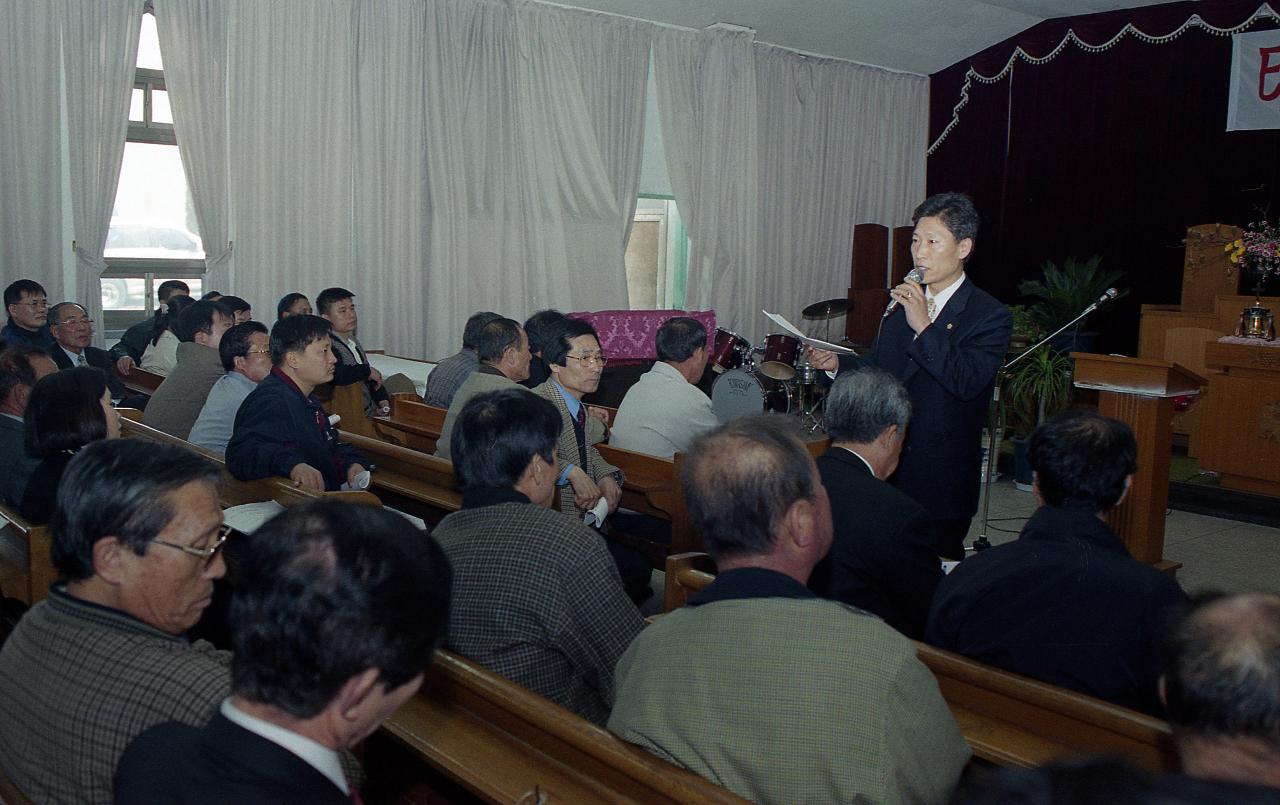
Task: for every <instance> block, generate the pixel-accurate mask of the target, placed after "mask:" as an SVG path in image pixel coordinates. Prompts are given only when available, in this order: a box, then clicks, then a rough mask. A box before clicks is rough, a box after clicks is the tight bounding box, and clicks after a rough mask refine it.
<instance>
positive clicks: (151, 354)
mask: <svg viewBox="0 0 1280 805" xmlns="http://www.w3.org/2000/svg"><path fill="white" fill-rule="evenodd" d="M195 303H196V300H194V299H192V298H191V297H189V296H173V297H170V298H169V309H168V311H166V312H165V314H164V315H163V316H157V317H156V324H155V328H154V329H153V330H152V331H151V340H150V341H149V342H148V343H147V349H146V351H145V352H143V353H142V363H141V364H139V365H138V368H139V369H142V370H144V371H147V372H153V373H155V374H158V375H162V376H167V375H168V374H169V372H170V371H172V370H173V367H174V366H176V365H177V363H178V336H176V335H174V332H173V327H171V326H170V325H172V324H173V323H175V322H177V320H178V315H179V314H180V313H182V311H184V310H186V309H187V308H188V307H190V306H191V305H194V304H195Z"/></svg>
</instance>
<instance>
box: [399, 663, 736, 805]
mask: <svg viewBox="0 0 1280 805" xmlns="http://www.w3.org/2000/svg"><path fill="white" fill-rule="evenodd" d="M382 730H383V731H384V733H386V734H388V735H390V736H392V737H393V738H394V739H395V740H397V741H399V742H400V743H401V744H403V745H404V746H406V747H407V748H408V749H410V750H411V751H412V752H413V753H415V754H416V755H417V756H418V757H420V758H422V759H423V761H425V762H426V763H427V764H429V765H430V766H432V767H433V768H436V769H439V770H440V771H442V772H443V773H444V774H445V775H446V776H447V777H449V778H450V779H452V780H454V781H456V782H458V783H459V784H461V785H462V786H464V787H465V788H467V789H468V790H469V791H470V792H471V793H473V794H475V795H476V796H477V797H479V798H481V799H483V800H485V801H487V802H503V803H510V802H616V803H627V802H632V803H662V802H671V803H676V802H680V803H745V802H746V801H747V800H744V799H742V798H740V797H738V796H737V795H736V794H733V793H732V792H730V791H728V790H726V789H724V788H721V787H719V786H717V785H715V784H714V783H711V782H709V781H707V780H704V779H703V778H701V777H699V776H698V775H696V774H693V773H691V772H689V771H686V770H684V769H681V768H679V767H677V766H675V765H673V764H671V763H668V762H666V761H664V760H662V759H661V758H658V757H656V756H654V755H651V754H649V753H648V752H646V751H645V750H643V749H641V748H639V747H637V746H633V745H631V744H628V743H626V742H625V741H623V740H621V739H620V738H618V737H617V736H615V735H614V734H613V733H611V732H608V731H607V730H604V729H602V728H600V727H598V726H596V725H595V724H592V723H590V722H588V721H586V720H585V719H582V718H580V717H579V716H577V715H575V714H573V713H571V712H569V711H568V710H565V709H564V708H562V707H560V706H558V705H556V704H554V703H552V702H551V701H549V700H547V699H544V698H543V697H541V696H538V695H537V694H535V693H532V692H530V691H528V690H526V689H525V688H522V687H520V686H519V685H516V684H515V683H513V682H511V681H509V680H507V679H504V678H502V677H500V676H498V675H497V674H494V673H492V672H490V671H488V670H486V669H485V668H483V667H481V666H479V665H477V664H476V663H474V662H472V661H471V660H469V659H467V658H465V657H462V656H460V655H457V654H454V653H452V652H449V651H444V650H441V651H438V652H437V653H436V658H435V660H434V662H433V663H432V664H431V666H430V667H429V668H428V669H427V675H426V680H425V681H424V682H423V685H422V689H421V690H420V691H419V692H418V693H417V694H416V695H415V696H414V697H413V698H412V699H410V700H409V701H408V702H406V703H405V704H404V705H402V706H401V707H400V709H398V710H397V711H396V712H395V713H393V714H392V715H391V717H390V718H389V719H388V720H387V722H386V723H385V724H384V725H383V727H382Z"/></svg>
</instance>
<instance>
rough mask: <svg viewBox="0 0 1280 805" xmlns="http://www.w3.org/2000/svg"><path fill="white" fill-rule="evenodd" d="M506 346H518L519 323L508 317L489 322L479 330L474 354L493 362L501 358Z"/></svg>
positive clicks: (516, 347) (514, 347)
mask: <svg viewBox="0 0 1280 805" xmlns="http://www.w3.org/2000/svg"><path fill="white" fill-rule="evenodd" d="M508 348H511V349H519V348H520V325H519V324H517V323H516V322H514V321H512V320H511V319H508V318H498V319H494V320H493V321H491V322H489V323H488V324H486V325H485V326H484V329H483V330H481V331H480V338H479V340H478V341H477V342H476V355H477V356H478V357H479V358H480V360H481V361H484V362H486V363H494V362H497V361H500V360H502V354H503V353H504V352H506V351H507V349H508Z"/></svg>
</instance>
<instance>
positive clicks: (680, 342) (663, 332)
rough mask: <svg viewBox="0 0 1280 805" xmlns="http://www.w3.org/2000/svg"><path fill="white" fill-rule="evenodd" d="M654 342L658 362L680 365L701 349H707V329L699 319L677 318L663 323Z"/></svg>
mask: <svg viewBox="0 0 1280 805" xmlns="http://www.w3.org/2000/svg"><path fill="white" fill-rule="evenodd" d="M654 341H655V342H656V344H657V347H658V360H660V361H674V362H676V363H679V362H680V361H687V360H688V359H689V358H691V357H693V353H695V352H697V351H698V348H699V347H702V348H703V349H706V346H707V328H706V327H703V326H702V322H700V321H698V320H697V319H691V318H689V317H688V316H676V317H675V318H673V319H667V320H666V321H664V322H663V323H662V326H661V327H659V328H658V335H657V337H656V338H655V339H654Z"/></svg>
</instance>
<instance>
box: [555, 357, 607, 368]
mask: <svg viewBox="0 0 1280 805" xmlns="http://www.w3.org/2000/svg"><path fill="white" fill-rule="evenodd" d="M565 357H566V358H573V359H574V360H575V361H582V365H583V366H585V367H587V368H588V369H590V368H591V367H592V366H597V365H599V366H602V367H603V366H604V365H605V364H606V363H608V362H609V359H608V358H606V357H605V356H604V355H601V354H596V355H566V356H565Z"/></svg>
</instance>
